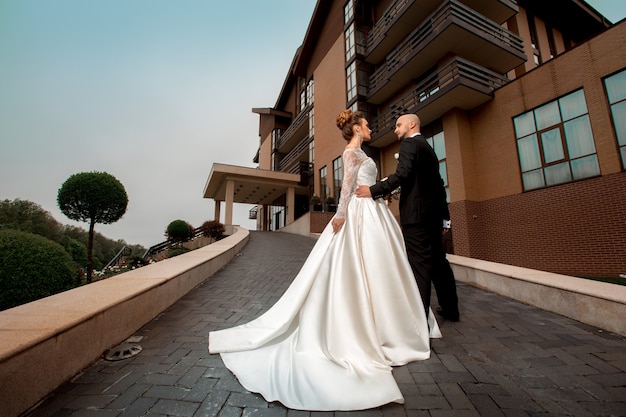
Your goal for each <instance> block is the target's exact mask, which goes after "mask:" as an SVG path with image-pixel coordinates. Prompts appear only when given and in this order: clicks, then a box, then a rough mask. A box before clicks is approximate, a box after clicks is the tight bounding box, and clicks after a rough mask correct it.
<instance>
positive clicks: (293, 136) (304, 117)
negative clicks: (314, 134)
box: [276, 105, 313, 153]
mask: <svg viewBox="0 0 626 417" xmlns="http://www.w3.org/2000/svg"><path fill="white" fill-rule="evenodd" d="M312 108H313V105H309V106H307V107H305V108H304V109H303V110H302V111H301V112H300V114H299V115H298V116H296V118H295V119H294V120H293V122H292V123H291V124H290V125H289V127H288V128H287V130H285V131H284V132H283V134H282V135H280V139H279V140H278V143H277V148H276V150H277V151H279V152H281V153H289V152H290V151H291V150H292V149H293V148H294V147H296V146H298V144H299V143H300V141H301V140H302V139H303V138H305V137H306V136H308V134H309V111H310V110H311V109H312Z"/></svg>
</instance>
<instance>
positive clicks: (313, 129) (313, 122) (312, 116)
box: [309, 109, 315, 138]
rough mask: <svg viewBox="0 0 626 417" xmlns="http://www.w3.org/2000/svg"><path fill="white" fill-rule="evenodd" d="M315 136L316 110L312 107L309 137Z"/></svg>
mask: <svg viewBox="0 0 626 417" xmlns="http://www.w3.org/2000/svg"><path fill="white" fill-rule="evenodd" d="M314 136H315V111H314V109H311V111H309V137H310V138H312V137H314Z"/></svg>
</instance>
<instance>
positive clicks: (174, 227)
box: [165, 220, 193, 243]
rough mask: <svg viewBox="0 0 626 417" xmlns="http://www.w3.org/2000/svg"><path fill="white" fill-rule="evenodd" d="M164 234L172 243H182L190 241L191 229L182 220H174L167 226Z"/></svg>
mask: <svg viewBox="0 0 626 417" xmlns="http://www.w3.org/2000/svg"><path fill="white" fill-rule="evenodd" d="M165 233H166V235H167V237H168V238H169V239H171V240H172V241H174V242H177V243H182V242H186V241H188V240H189V239H191V236H192V234H193V227H192V226H191V225H190V224H189V223H187V222H186V221H184V220H174V221H173V222H171V223H170V224H169V225H168V226H167V229H166V231H165Z"/></svg>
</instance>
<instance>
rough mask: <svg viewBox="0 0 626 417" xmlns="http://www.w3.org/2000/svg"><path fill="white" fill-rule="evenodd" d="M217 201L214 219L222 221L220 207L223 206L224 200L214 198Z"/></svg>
mask: <svg viewBox="0 0 626 417" xmlns="http://www.w3.org/2000/svg"><path fill="white" fill-rule="evenodd" d="M214 201H215V212H214V217H213V220H217V221H218V222H219V221H220V209H221V208H222V200H214Z"/></svg>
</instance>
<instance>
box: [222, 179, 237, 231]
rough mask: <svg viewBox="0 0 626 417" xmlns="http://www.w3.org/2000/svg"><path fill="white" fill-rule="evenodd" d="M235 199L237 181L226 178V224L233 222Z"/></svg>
mask: <svg viewBox="0 0 626 417" xmlns="http://www.w3.org/2000/svg"><path fill="white" fill-rule="evenodd" d="M234 199H235V181H234V180H226V213H225V215H224V224H225V225H231V226H232V224H233V201H234Z"/></svg>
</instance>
